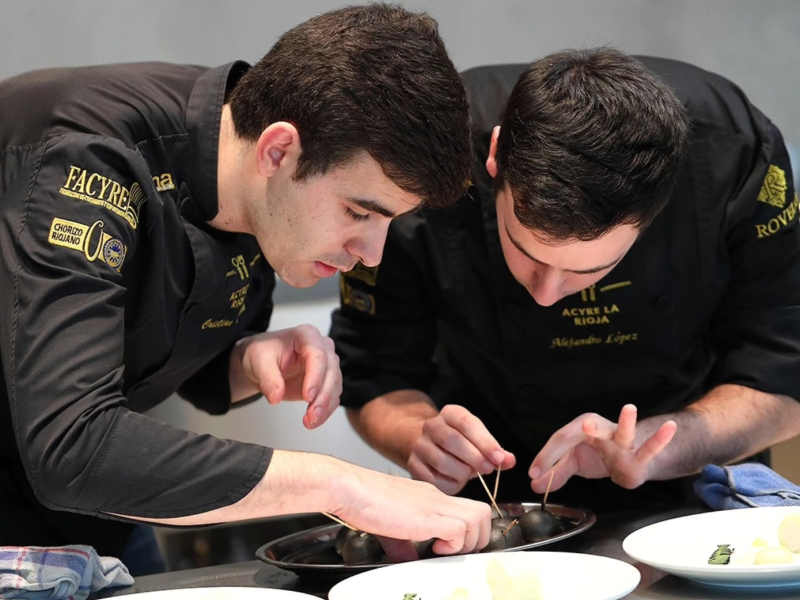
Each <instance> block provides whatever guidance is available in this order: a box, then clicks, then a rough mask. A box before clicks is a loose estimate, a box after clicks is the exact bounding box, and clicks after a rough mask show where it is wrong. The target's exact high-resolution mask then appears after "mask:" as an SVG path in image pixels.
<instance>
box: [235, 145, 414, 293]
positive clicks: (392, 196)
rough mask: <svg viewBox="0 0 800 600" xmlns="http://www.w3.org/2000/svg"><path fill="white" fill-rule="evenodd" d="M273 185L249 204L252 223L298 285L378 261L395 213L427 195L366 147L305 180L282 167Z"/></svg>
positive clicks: (280, 269)
mask: <svg viewBox="0 0 800 600" xmlns="http://www.w3.org/2000/svg"><path fill="white" fill-rule="evenodd" d="M267 193H268V200H267V201H264V199H263V198H261V199H259V200H258V201H254V202H251V203H250V204H249V206H248V211H247V219H248V221H249V230H250V231H252V232H253V233H254V234H255V236H256V239H257V240H258V243H259V245H260V246H261V249H262V250H263V252H264V255H265V258H266V259H267V261H268V262H269V263H270V265H271V266H272V268H273V269H275V272H276V273H277V274H278V276H279V277H280V278H281V279H282V280H283V281H285V282H286V283H288V284H289V285H291V286H293V287H309V286H311V285H314V284H315V283H316V282H317V281H319V280H320V279H321V278H323V277H330V276H332V275H335V274H336V273H337V272H338V271H349V270H350V269H352V268H353V267H354V266H355V265H356V263H358V262H359V261H360V262H362V263H364V265H366V266H368V267H371V266H375V265H377V264H378V263H379V262H380V260H381V256H382V254H383V246H384V243H385V242H386V233H387V231H388V228H389V223H390V222H391V220H392V218H393V217H395V216H399V215H401V214H404V213H407V212H409V211H411V210H413V209H415V208H416V207H417V206H419V204H420V202H421V200H420V198H419V197H417V196H415V195H414V194H411V193H409V192H406V191H404V190H402V189H400V188H399V187H398V186H397V185H395V184H394V183H392V181H390V180H389V179H388V178H387V177H386V176H385V175H384V173H383V171H382V170H381V168H380V166H379V165H378V163H377V162H376V161H375V160H374V159H373V158H372V157H371V156H369V155H368V154H367V153H363V154H360V155H358V156H357V157H356V158H355V159H354V160H352V161H350V162H348V163H346V164H345V165H342V166H339V167H337V168H334V169H332V170H331V171H329V172H328V173H326V174H325V175H319V176H314V177H310V178H308V179H305V180H303V181H295V180H293V179H292V176H291V173H289V172H286V171H285V170H284V171H281V172H280V173H276V174H275V176H273V177H271V178H270V180H269V183H268V191H267Z"/></svg>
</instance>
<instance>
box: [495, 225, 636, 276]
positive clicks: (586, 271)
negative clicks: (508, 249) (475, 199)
mask: <svg viewBox="0 0 800 600" xmlns="http://www.w3.org/2000/svg"><path fill="white" fill-rule="evenodd" d="M506 235H507V236H508V239H509V240H511V243H512V244H514V247H515V248H516V249H517V250H519V251H520V252H522V253H523V254H524V255H525V256H527V257H528V258H530V259H531V260H532V261H533V262H535V263H538V264H540V265H545V266H549V265H548V264H547V263H546V262H542V261H541V260H539V259H538V258H536V257H535V256H532V255H531V254H530V253H529V252H528V251H527V250H525V248H523V247H522V246H521V245H520V243H519V242H518V241H517V240H515V239H514V238H513V237H512V236H511V232H510V231H509V230H508V227H506ZM622 256H625V255H624V254H623V255H622ZM622 256H620V257H619V258H617V259H616V260H614V261H612V262H610V263H608V264H607V265H602V266H600V267H593V268H591V269H584V270H580V271H576V270H574V269H564V270H565V271H568V272H569V273H575V274H576V275H591V274H592V273H599V272H600V271H605V270H606V269H610V268H611V267H613V266H614V265H615V264H617V263H618V262H619V261H621V260H622Z"/></svg>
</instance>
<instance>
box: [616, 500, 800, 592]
mask: <svg viewBox="0 0 800 600" xmlns="http://www.w3.org/2000/svg"><path fill="white" fill-rule="evenodd" d="M791 513H798V514H800V508H796V507H795V508H792V507H789V508H783V507H781V508H742V509H734V510H722V511H719V512H711V513H703V514H699V515H689V516H688V517H679V518H677V519H670V520H668V521H662V522H660V523H655V524H653V525H648V526H647V527H643V528H642V529H640V530H638V531H634V532H633V533H632V534H630V535H629V536H628V537H627V538H625V541H624V542H622V548H623V549H624V550H625V552H627V553H628V554H629V555H630V556H632V557H633V558H635V559H636V560H638V561H641V562H643V563H645V564H648V565H650V566H652V567H656V568H657V569H661V570H662V571H666V572H667V573H672V574H673V575H678V576H680V577H686V578H687V579H692V580H694V581H699V582H700V583H706V584H710V585H722V586H735V587H753V586H758V587H789V586H800V555H795V561H796V562H793V563H789V564H784V565H752V564H751V565H743V564H737V563H741V562H743V561H745V560H746V559H752V556H753V554H754V553H755V552H757V551H758V550H759V548H758V547H754V546H753V542H754V541H755V540H756V539H758V538H762V539H763V540H765V541H766V542H767V544H768V545H770V546H777V545H778V526H779V525H780V523H781V521H782V520H783V518H784V517H785V516H786V515H788V514H791ZM719 544H730V546H731V548H733V549H734V552H733V554H732V555H731V562H730V563H729V564H727V565H710V564H708V559H709V558H710V556H711V554H712V553H713V552H714V550H716V549H717V546H718V545H719Z"/></svg>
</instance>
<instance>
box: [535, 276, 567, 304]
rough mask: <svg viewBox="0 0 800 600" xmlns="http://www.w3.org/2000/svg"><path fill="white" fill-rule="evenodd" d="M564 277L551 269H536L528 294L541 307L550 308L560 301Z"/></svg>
mask: <svg viewBox="0 0 800 600" xmlns="http://www.w3.org/2000/svg"><path fill="white" fill-rule="evenodd" d="M563 286H564V275H563V273H562V272H561V271H559V270H558V269H553V268H552V267H538V268H537V269H536V270H535V271H534V272H533V275H532V277H531V283H530V285H529V286H528V293H530V295H531V296H533V299H534V300H536V303H537V304H539V305H541V306H552V305H553V304H555V303H556V302H558V301H559V300H561V296H562V293H561V290H562V288H563Z"/></svg>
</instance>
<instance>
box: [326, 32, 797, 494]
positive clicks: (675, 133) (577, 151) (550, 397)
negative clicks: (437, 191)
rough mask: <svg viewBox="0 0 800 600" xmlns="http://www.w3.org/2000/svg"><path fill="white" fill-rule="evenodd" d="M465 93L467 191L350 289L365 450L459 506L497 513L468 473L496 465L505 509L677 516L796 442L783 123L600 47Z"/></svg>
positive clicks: (351, 384) (356, 408) (413, 220)
mask: <svg viewBox="0 0 800 600" xmlns="http://www.w3.org/2000/svg"><path fill="white" fill-rule="evenodd" d="M464 76H465V79H466V82H467V88H468V92H469V94H470V99H471V106H472V114H473V120H474V139H475V141H476V145H477V153H478V167H477V168H476V171H475V175H474V177H473V182H474V185H473V187H472V188H471V189H470V190H469V191H468V193H467V194H465V195H464V197H463V198H462V199H461V200H460V202H458V203H457V204H456V205H454V206H453V207H451V208H449V209H447V210H445V211H441V212H432V211H427V210H422V211H420V212H418V213H416V214H413V215H410V216H407V217H404V218H403V219H401V220H398V221H397V222H395V223H393V225H392V227H391V228H390V232H389V238H388V241H387V245H386V248H385V252H384V257H383V261H382V262H381V264H380V265H379V266H378V267H374V268H365V267H360V268H357V269H355V270H353V271H351V272H349V273H345V274H343V276H342V277H341V301H342V302H341V308H340V309H339V310H338V311H337V312H336V313H335V315H334V322H333V327H332V330H331V336H332V337H333V338H334V341H335V342H336V345H337V352H338V353H339V355H340V358H341V364H342V371H343V375H344V393H343V395H342V404H343V405H345V406H346V407H347V409H348V415H349V417H350V420H351V422H352V423H353V425H354V426H355V428H356V429H357V430H358V431H359V432H360V433H361V435H362V436H363V437H364V438H365V439H366V440H367V441H369V442H370V443H371V444H372V445H373V446H375V447H376V448H377V449H379V450H380V451H381V452H383V453H384V454H385V455H386V456H389V457H391V458H392V459H393V460H395V461H396V462H398V463H399V464H400V465H402V466H404V467H406V468H407V469H408V470H409V471H410V472H411V473H412V475H413V476H414V477H416V478H419V479H422V480H425V481H429V482H432V483H435V484H436V485H437V486H438V487H439V488H440V489H442V490H445V491H447V492H448V493H456V492H459V490H461V489H462V488H463V487H464V486H465V485H466V488H465V489H464V491H463V493H464V494H468V495H472V496H474V497H485V493H484V492H483V490H482V488H481V487H480V486H478V485H476V481H475V480H474V477H475V473H476V472H481V473H490V472H491V471H492V469H493V467H495V466H501V467H502V468H503V469H506V470H507V471H508V472H507V473H503V475H502V478H501V483H500V497H501V498H502V499H505V500H509V501H533V500H535V499H538V498H540V496H539V494H541V493H542V492H544V491H545V489H546V487H547V484H548V481H549V479H550V475H551V474H552V475H553V480H552V489H553V490H557V491H556V492H555V494H554V495H553V499H554V500H555V501H561V502H564V503H569V504H573V505H584V506H588V507H591V508H595V509H596V510H611V509H614V508H625V507H636V506H646V505H654V504H661V503H674V502H680V501H683V500H686V499H687V495H688V494H689V489H688V485H687V483H688V480H687V476H690V475H692V474H694V473H696V472H698V470H699V469H700V468H701V467H702V466H703V465H704V464H706V463H710V462H713V463H724V462H729V461H735V460H737V459H742V458H745V457H748V456H751V455H754V454H756V453H758V452H760V451H763V450H764V449H766V448H768V447H769V446H771V445H772V444H774V443H776V442H779V441H781V440H785V439H788V438H789V437H791V436H794V435H796V434H798V433H800V405H798V403H797V402H796V400H797V399H800V230H799V229H798V216H797V215H798V200H797V196H796V195H795V193H794V190H793V188H792V177H791V169H790V165H789V159H788V156H787V153H786V149H785V147H784V143H783V140H782V139H781V134H780V132H779V131H778V129H777V128H776V127H775V125H773V124H772V123H771V122H770V121H769V119H767V118H766V117H765V116H764V115H763V114H762V113H761V112H760V111H759V110H758V109H757V108H755V107H754V106H752V105H751V104H750V103H749V102H748V100H747V98H746V97H745V95H744V93H743V92H742V91H741V90H740V89H739V88H737V87H736V86H735V85H734V84H732V83H731V82H729V81H727V80H726V79H724V78H723V77H720V76H719V75H715V74H713V73H709V72H707V71H704V70H702V69H700V68H697V67H694V66H691V65H688V64H684V63H680V62H676V61H671V60H664V59H656V58H644V57H642V58H638V59H636V58H633V57H629V56H627V55H624V54H623V53H620V52H618V51H615V50H613V49H609V48H601V49H594V50H586V51H565V52H563V53H559V54H555V55H552V56H548V57H546V58H543V59H541V60H539V61H536V62H534V63H533V64H532V65H530V66H525V65H505V66H492V67H483V68H477V69H473V70H470V71H468V72H466V73H465V74H464ZM518 79H519V81H518ZM501 121H502V123H501ZM498 124H500V127H499V128H498V127H496V126H497V125H498ZM637 409H638V415H637ZM637 417H638V422H637ZM512 467H513V468H512ZM576 475H577V476H579V477H573V476H576ZM570 478H572V479H570ZM607 478H610V479H611V481H612V482H614V483H615V484H618V485H613V484H612V483H611V482H609V481H608V479H607ZM568 479H569V480H570V482H569V484H568V485H566V486H565V485H564V484H565V483H566V482H567V480H568ZM532 490H533V491H532Z"/></svg>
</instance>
